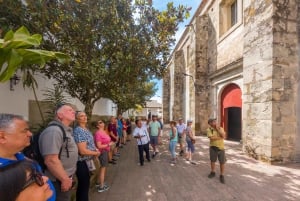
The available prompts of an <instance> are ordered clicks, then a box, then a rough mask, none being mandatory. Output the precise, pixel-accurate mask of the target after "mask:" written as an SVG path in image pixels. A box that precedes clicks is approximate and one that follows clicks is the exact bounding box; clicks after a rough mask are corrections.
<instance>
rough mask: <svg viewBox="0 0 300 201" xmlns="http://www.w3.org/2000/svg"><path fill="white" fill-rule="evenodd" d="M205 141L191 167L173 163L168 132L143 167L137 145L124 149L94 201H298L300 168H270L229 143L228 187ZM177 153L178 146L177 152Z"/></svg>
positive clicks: (199, 143) (181, 160)
mask: <svg viewBox="0 0 300 201" xmlns="http://www.w3.org/2000/svg"><path fill="white" fill-rule="evenodd" d="M208 144H209V141H208V139H207V138H206V137H203V136H202V137H197V142H196V152H195V154H194V156H193V159H194V161H195V163H196V164H190V163H189V162H187V161H186V160H185V159H184V158H183V157H180V156H178V162H177V164H175V165H173V164H170V153H169V151H168V130H167V129H165V130H164V134H163V137H162V145H160V146H159V151H160V152H159V154H158V155H157V156H156V157H155V158H154V159H153V160H152V161H151V162H150V163H147V162H145V165H144V166H139V163H138V151H137V147H136V142H135V140H131V141H130V142H129V143H127V145H126V146H125V147H124V148H123V149H121V157H120V159H119V160H118V161H117V165H110V166H109V167H108V169H107V177H106V182H107V184H108V185H110V189H109V190H108V191H105V192H102V193H98V192H96V191H95V188H94V189H93V190H92V192H91V201H104V200H105V201H106V200H107V201H285V200H300V164H299V163H297V164H288V165H284V166H279V165H276V166H275V165H272V166H271V165H268V164H265V163H262V162H259V161H256V160H254V159H252V158H249V157H247V156H246V155H245V154H243V153H242V151H241V145H240V144H239V143H237V142H230V141H226V142H225V146H226V154H227V159H228V161H227V164H226V170H225V182H226V183H225V184H221V183H220V182H219V177H218V176H219V174H218V173H219V171H218V170H219V166H218V165H217V166H216V170H217V171H216V173H217V175H216V177H215V178H212V179H209V178H208V177H207V175H208V174H209V171H210V165H209V158H208ZM177 152H178V147H177Z"/></svg>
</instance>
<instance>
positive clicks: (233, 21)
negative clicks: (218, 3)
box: [230, 1, 237, 26]
mask: <svg viewBox="0 0 300 201" xmlns="http://www.w3.org/2000/svg"><path fill="white" fill-rule="evenodd" d="M230 8H231V9H230V10H231V26H233V25H235V24H236V23H237V2H236V1H234V2H233V4H231V6H230Z"/></svg>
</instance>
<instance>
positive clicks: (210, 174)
mask: <svg viewBox="0 0 300 201" xmlns="http://www.w3.org/2000/svg"><path fill="white" fill-rule="evenodd" d="M215 176H216V173H215V172H210V173H209V175H208V178H210V179H211V178H213V177H215Z"/></svg>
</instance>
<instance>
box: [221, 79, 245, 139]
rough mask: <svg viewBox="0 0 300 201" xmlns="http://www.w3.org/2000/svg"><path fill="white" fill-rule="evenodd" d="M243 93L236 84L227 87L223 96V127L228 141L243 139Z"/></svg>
mask: <svg viewBox="0 0 300 201" xmlns="http://www.w3.org/2000/svg"><path fill="white" fill-rule="evenodd" d="M241 97H242V91H241V89H240V87H239V86H238V85H236V84H229V85H228V86H226V87H225V88H224V90H223V92H222V94H221V126H222V127H223V128H224V129H225V131H226V133H227V139H229V140H235V141H239V140H241V138H242V98H241Z"/></svg>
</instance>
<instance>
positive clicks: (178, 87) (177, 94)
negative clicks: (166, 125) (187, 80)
mask: <svg viewBox="0 0 300 201" xmlns="http://www.w3.org/2000/svg"><path fill="white" fill-rule="evenodd" d="M174 56H175V57H174V58H175V62H174V105H173V108H172V111H173V116H172V117H171V119H172V120H176V119H178V118H180V117H182V114H183V112H184V108H183V104H182V103H183V102H184V100H183V98H185V97H184V93H183V91H184V79H183V75H182V69H183V67H184V66H186V60H185V58H184V52H183V50H182V49H181V50H178V51H176V52H175V55H174Z"/></svg>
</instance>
